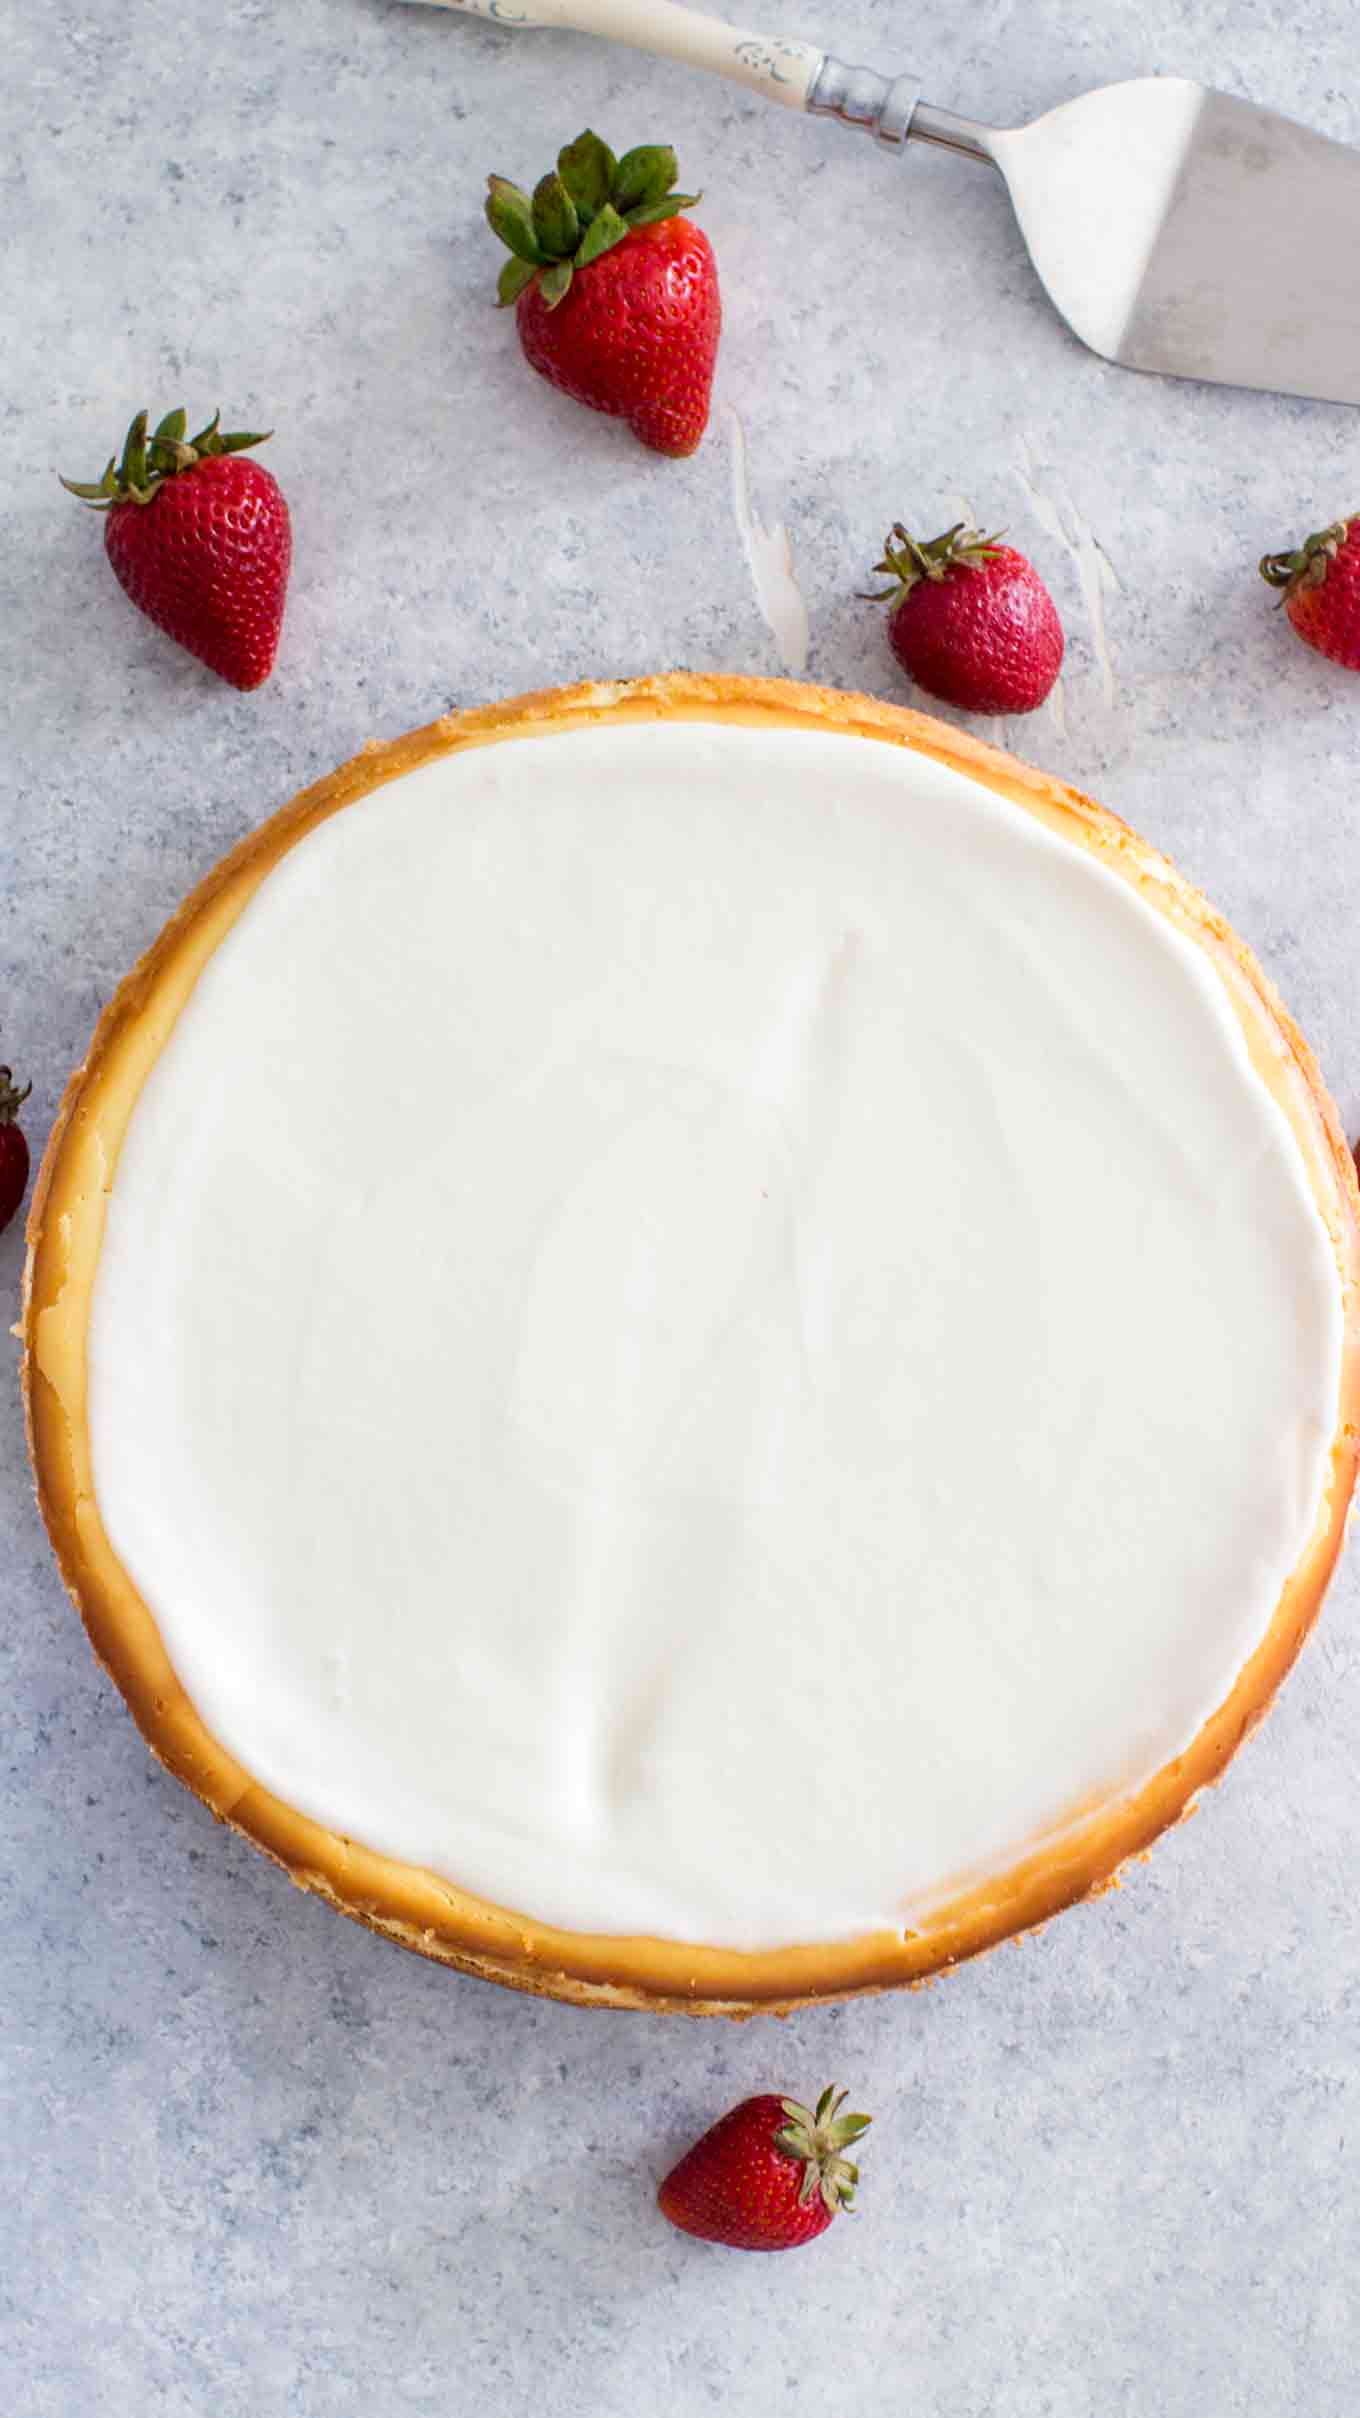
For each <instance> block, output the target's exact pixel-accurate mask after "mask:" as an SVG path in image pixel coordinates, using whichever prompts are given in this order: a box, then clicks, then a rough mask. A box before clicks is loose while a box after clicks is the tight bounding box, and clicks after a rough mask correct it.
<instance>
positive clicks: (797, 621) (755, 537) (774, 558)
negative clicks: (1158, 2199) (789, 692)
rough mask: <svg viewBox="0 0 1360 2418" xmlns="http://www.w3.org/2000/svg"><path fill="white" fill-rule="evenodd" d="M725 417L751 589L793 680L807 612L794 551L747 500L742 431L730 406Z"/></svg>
mask: <svg viewBox="0 0 1360 2418" xmlns="http://www.w3.org/2000/svg"><path fill="white" fill-rule="evenodd" d="M728 417H729V419H730V420H731V423H732V508H733V511H734V512H735V514H736V517H737V528H738V530H739V532H740V535H741V543H742V549H743V551H744V553H745V556H746V564H747V569H748V570H749V571H750V574H751V585H752V587H753V588H754V590H755V597H756V603H757V605H758V606H759V608H760V615H761V619H762V620H763V621H764V623H765V626H766V628H767V629H768V630H769V632H770V635H771V637H772V638H773V640H774V643H775V647H776V650H777V652H778V655H779V660H780V663H781V664H782V665H783V668H784V670H785V671H786V672H791V673H793V674H794V676H795V677H797V676H798V675H799V674H801V673H803V672H805V671H806V670H807V661H808V612H807V606H806V604H805V603H804V601H803V591H802V589H801V588H800V587H799V585H798V575H797V573H796V571H795V570H794V567H793V547H792V545H791V544H790V542H789V533H788V530H787V529H786V528H785V527H784V524H783V522H782V521H774V522H772V523H771V525H770V527H769V528H768V529H767V528H766V526H765V524H764V522H763V521H762V520H761V519H760V518H759V516H758V514H757V512H756V509H755V506H754V504H753V503H752V501H751V480H750V473H749V469H748V465H747V458H746V431H745V429H744V428H743V427H742V424H741V421H740V419H739V418H738V416H737V414H736V412H735V411H734V410H733V409H732V407H731V405H730V404H729V405H728Z"/></svg>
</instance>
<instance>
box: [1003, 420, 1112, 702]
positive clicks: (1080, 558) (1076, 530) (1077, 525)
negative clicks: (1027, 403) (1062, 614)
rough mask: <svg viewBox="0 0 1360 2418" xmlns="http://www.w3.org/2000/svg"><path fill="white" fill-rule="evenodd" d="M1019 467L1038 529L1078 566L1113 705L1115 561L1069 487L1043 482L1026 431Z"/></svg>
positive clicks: (1102, 677)
mask: <svg viewBox="0 0 1360 2418" xmlns="http://www.w3.org/2000/svg"><path fill="white" fill-rule="evenodd" d="M1015 472H1016V477H1017V478H1018V479H1019V481H1020V484H1021V486H1022V487H1023V488H1024V490H1025V494H1026V496H1027V497H1028V499H1029V505H1030V510H1031V511H1032V512H1033V514H1034V517H1035V519H1036V520H1037V522H1038V523H1039V526H1040V528H1041V529H1042V530H1043V531H1044V533H1045V535H1046V536H1048V537H1051V538H1054V539H1055V540H1056V541H1057V543H1058V544H1059V545H1060V546H1061V547H1062V549H1063V551H1064V553H1065V554H1068V555H1070V556H1071V558H1072V561H1073V563H1074V564H1075V565H1076V572H1077V580H1078V583H1079V585H1080V588H1081V601H1082V603H1083V605H1084V606H1085V608H1086V618H1087V620H1088V622H1089V623H1090V627H1091V650H1092V653H1093V654H1094V656H1095V659H1096V668H1097V670H1098V671H1099V674H1100V687H1101V694H1102V696H1103V698H1104V700H1105V703H1106V705H1107V706H1111V707H1112V706H1113V705H1114V704H1115V703H1116V701H1117V697H1118V689H1117V685H1116V681H1115V673H1114V657H1113V656H1112V654H1111V652H1110V637H1109V631H1108V630H1107V628H1106V625H1105V599H1106V597H1107V595H1112V596H1117V595H1118V594H1119V592H1120V589H1119V579H1118V576H1117V574H1116V572H1115V567H1114V564H1113V563H1112V562H1111V561H1110V558H1109V556H1108V554H1107V553H1106V552H1105V549H1104V547H1103V546H1102V545H1101V543H1100V540H1099V538H1098V537H1097V536H1096V534H1095V532H1094V530H1093V529H1091V528H1090V527H1089V526H1088V524H1087V523H1086V521H1084V520H1083V518H1082V516H1081V514H1080V513H1079V512H1078V510H1077V507H1076V505H1075V504H1074V503H1073V501H1072V498H1071V496H1070V495H1069V494H1068V492H1067V489H1066V488H1065V487H1063V486H1062V485H1061V484H1060V483H1059V482H1058V481H1057V480H1056V479H1054V480H1053V481H1052V482H1051V492H1050V491H1049V490H1048V489H1046V488H1044V487H1042V486H1041V485H1040V483H1039V472H1038V466H1037V464H1036V462H1035V459H1034V449H1033V447H1032V445H1031V444H1030V442H1029V439H1028V437H1026V436H1024V435H1023V434H1022V436H1021V438H1020V444H1019V451H1018V454H1017V459H1016V464H1015Z"/></svg>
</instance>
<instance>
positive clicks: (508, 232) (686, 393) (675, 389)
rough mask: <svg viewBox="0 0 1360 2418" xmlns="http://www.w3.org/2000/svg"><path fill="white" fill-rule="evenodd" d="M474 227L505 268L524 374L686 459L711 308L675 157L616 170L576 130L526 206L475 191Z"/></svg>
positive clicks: (699, 406) (706, 374) (624, 163)
mask: <svg viewBox="0 0 1360 2418" xmlns="http://www.w3.org/2000/svg"><path fill="white" fill-rule="evenodd" d="M487 183H488V186H489V191H488V193H487V199H486V215H487V217H488V219H489V220H490V223H491V226H492V229H493V231H494V232H495V233H496V234H497V235H498V236H499V237H500V239H501V241H502V243H504V244H506V245H507V246H508V247H509V250H510V253H511V255H512V257H511V258H510V259H509V260H507V261H506V263H505V266H504V267H503V269H502V270H501V274H500V282H499V285H498V288H497V292H498V294H499V297H500V301H501V304H502V306H503V307H505V306H508V305H509V304H511V303H513V304H514V308H515V318H516V321H517V323H518V327H519V341H520V348H521V350H522V352H523V354H524V358H525V360H526V361H527V362H528V363H529V364H530V366H531V368H533V369H536V370H537V371H538V374H539V376H540V377H541V378H546V379H547V380H548V382H549V384H550V385H552V386H558V387H560V388H561V389H562V391H563V393H564V394H568V395H570V396H572V398H573V399H574V400H575V401H576V402H577V403H585V404H587V405H588V406H589V408H590V410H592V411H604V412H609V413H610V414H611V415H612V416H613V417H614V418H615V419H620V420H626V421H627V423H628V425H629V427H630V428H631V429H632V431H633V434H634V436H635V437H640V438H641V440H642V443H643V444H644V445H650V446H651V447H652V449H653V451H654V452H656V453H671V454H685V453H693V452H694V449H695V447H696V446H697V444H698V442H699V439H700V438H701V437H702V435H703V433H704V430H705V428H706V427H707V425H708V402H709V395H710V393H711V391H712V386H713V365H714V362H715V361H716V359H717V355H718V336H719V332H720V330H721V327H722V306H721V304H720V302H719V299H718V267H717V262H716V261H715V260H714V258H713V251H712V247H711V245H710V243H709V240H708V237H707V236H706V235H705V234H703V233H702V232H701V230H700V229H699V228H698V227H696V226H694V225H693V224H692V222H691V221H690V220H689V219H687V218H683V217H681V215H680V213H681V212H682V211H683V210H686V209H688V208H689V206H690V204H691V203H692V202H695V201H697V200H698V198H699V197H698V195H697V194H695V193H675V192H672V190H671V188H672V186H673V185H674V183H675V153H674V152H673V151H672V150H671V149H670V148H669V146H668V145H666V144H644V145H642V146H641V148H640V149H638V150H636V151H626V152H625V153H624V155H623V158H622V159H615V157H614V154H613V152H612V151H611V150H610V148H609V145H608V144H607V143H603V142H601V140H600V137H599V136H598V134H592V133H591V132H590V131H589V129H587V130H586V132H585V133H584V134H580V135H578V136H577V138H576V141H575V142H574V143H569V144H568V145H567V147H566V149H565V150H564V151H560V152H559V153H558V155H557V167H556V170H555V172H554V173H553V174H551V175H549V176H545V177H544V178H543V179H542V180H541V182H540V183H539V184H538V185H536V186H535V188H534V192H533V196H532V199H531V198H530V196H529V195H528V194H527V193H525V192H523V191H522V190H521V189H520V187H519V186H518V185H512V184H510V183H508V182H507V180H506V178H505V177H503V176H492V177H489V178H488V179H487Z"/></svg>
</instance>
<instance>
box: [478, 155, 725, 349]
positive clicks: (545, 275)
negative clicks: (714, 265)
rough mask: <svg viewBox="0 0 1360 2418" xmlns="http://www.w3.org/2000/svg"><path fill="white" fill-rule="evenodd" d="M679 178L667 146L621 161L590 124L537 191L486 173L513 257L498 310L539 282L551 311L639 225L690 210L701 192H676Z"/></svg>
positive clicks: (490, 205) (496, 224)
mask: <svg viewBox="0 0 1360 2418" xmlns="http://www.w3.org/2000/svg"><path fill="white" fill-rule="evenodd" d="M675 177H676V163H675V153H674V152H673V151H672V149H671V147H670V145H669V144H668V143H644V144H641V145H639V146H638V148H637V149H636V150H633V151H626V152H625V153H624V155H623V158H622V159H616V158H615V156H614V154H613V152H612V151H611V150H610V148H609V145H608V143H606V142H604V141H603V140H602V139H601V137H600V136H599V135H598V134H594V133H592V131H591V129H590V128H589V127H587V128H586V130H585V132H584V133H583V134H578V135H577V137H576V140H575V142H573V143H568V144H567V145H566V146H565V147H564V149H563V150H561V151H560V152H559V153H558V155H557V167H556V169H555V170H552V171H550V172H549V174H548V175H547V176H545V177H542V178H540V180H539V182H538V184H537V185H536V186H535V187H534V191H533V194H532V196H530V195H529V194H527V193H526V192H524V190H523V188H522V187H521V186H519V185H514V184H511V183H510V181H509V179H508V178H507V177H503V176H491V177H488V178H487V197H486V216H487V221H488V224H489V225H490V227H491V230H492V233H493V234H495V235H498V236H499V238H500V240H501V242H502V243H503V244H504V245H505V247H506V249H507V251H508V252H509V253H510V254H511V255H512V257H511V258H510V259H509V260H508V261H507V262H506V263H505V265H504V267H503V268H502V270H501V273H500V277H499V279H498V281H497V286H496V298H497V301H498V303H499V304H500V306H501V308H502V309H504V308H505V307H506V306H507V305H509V304H510V303H514V302H518V300H519V298H520V296H521V295H522V294H524V293H525V292H527V290H528V288H529V287H530V286H531V285H533V284H534V283H535V282H537V285H538V289H539V292H540V293H541V295H542V297H543V300H544V302H545V303H546V304H547V306H548V308H549V310H554V309H555V308H556V306H557V304H558V303H559V302H560V301H561V300H562V298H563V296H564V295H565V294H566V293H567V292H568V291H569V290H570V287H571V281H572V277H573V274H574V273H575V271H576V270H578V269H588V268H589V267H590V266H591V265H592V263H593V262H595V261H597V260H600V259H602V258H603V256H604V254H605V253H606V252H610V251H612V250H613V249H614V246H615V245H616V244H621V243H623V242H624V241H625V239H626V238H627V237H628V236H629V235H631V234H632V233H633V231H634V229H636V228H638V227H652V226H657V225H659V224H660V222H661V221H662V219H666V218H674V217H675V216H677V214H678V213H679V212H680V211H681V210H688V209H690V208H692V207H693V205H694V203H695V202H697V201H698V200H699V198H700V197H699V195H698V194H697V193H676V192H674V191H673V190H672V187H673V186H674V183H675Z"/></svg>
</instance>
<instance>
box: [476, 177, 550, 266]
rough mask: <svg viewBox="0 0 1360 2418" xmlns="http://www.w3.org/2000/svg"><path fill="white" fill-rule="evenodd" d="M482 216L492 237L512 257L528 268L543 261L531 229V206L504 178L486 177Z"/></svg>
mask: <svg viewBox="0 0 1360 2418" xmlns="http://www.w3.org/2000/svg"><path fill="white" fill-rule="evenodd" d="M486 187H487V191H486V215H487V220H488V223H489V224H490V227H491V231H492V233H493V235H499V237H500V239H501V242H502V243H503V244H504V245H505V246H506V247H507V249H508V250H509V251H511V252H513V253H514V254H515V257H516V259H518V260H527V261H528V262H529V264H530V266H531V267H533V266H536V265H537V263H538V262H539V261H540V260H541V259H542V258H543V253H542V250H541V248H540V245H539V240H538V236H537V234H536V232H535V229H534V206H533V203H532V202H531V201H530V199H529V196H528V194H527V193H523V192H521V190H520V188H519V186H518V185H512V184H511V182H510V180H509V178H508V177H505V176H489V177H488V178H487V180H486Z"/></svg>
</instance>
